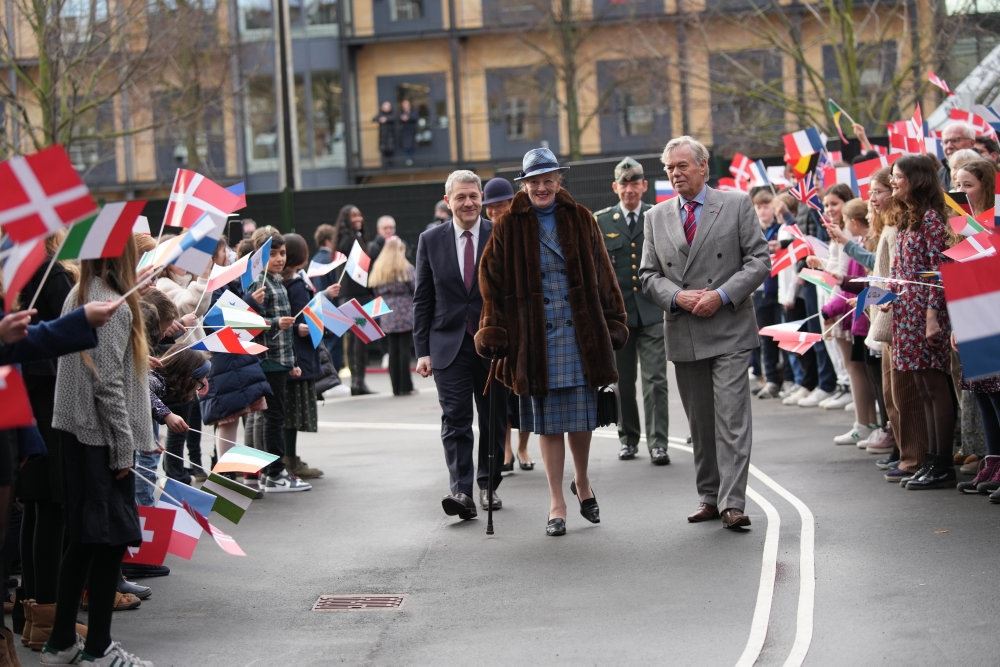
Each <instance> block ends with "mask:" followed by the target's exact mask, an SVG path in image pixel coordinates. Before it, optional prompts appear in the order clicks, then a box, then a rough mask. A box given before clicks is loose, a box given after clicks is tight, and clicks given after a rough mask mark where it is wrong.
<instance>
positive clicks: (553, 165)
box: [514, 147, 569, 181]
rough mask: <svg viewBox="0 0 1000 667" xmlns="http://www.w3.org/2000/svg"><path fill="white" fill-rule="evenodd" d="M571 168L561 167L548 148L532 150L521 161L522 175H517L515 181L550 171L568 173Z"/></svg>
mask: <svg viewBox="0 0 1000 667" xmlns="http://www.w3.org/2000/svg"><path fill="white" fill-rule="evenodd" d="M568 169H569V167H560V166H559V161H558V160H556V156H555V155H554V154H553V153H552V151H550V150H549V149H548V148H545V147H542V148H532V149H531V150H530V151H528V152H527V153H525V154H524V159H523V160H522V161H521V173H519V174H518V175H517V178H515V179H514V180H515V181H520V180H523V179H525V178H531V177H532V176H538V175H539V174H547V173H549V172H550V171H566V170H568Z"/></svg>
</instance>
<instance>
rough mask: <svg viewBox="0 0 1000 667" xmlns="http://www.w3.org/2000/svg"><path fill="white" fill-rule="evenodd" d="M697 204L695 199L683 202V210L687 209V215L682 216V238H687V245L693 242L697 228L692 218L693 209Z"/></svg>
mask: <svg viewBox="0 0 1000 667" xmlns="http://www.w3.org/2000/svg"><path fill="white" fill-rule="evenodd" d="M697 206H698V202H696V201H689V202H688V203H686V204H684V210H685V211H687V217H685V218H684V238H686V239H687V242H688V245H689V246H690V245H691V244H692V243H694V233H695V232H696V231H697V229H698V224H697V221H696V220H695V218H694V209H695V208H697Z"/></svg>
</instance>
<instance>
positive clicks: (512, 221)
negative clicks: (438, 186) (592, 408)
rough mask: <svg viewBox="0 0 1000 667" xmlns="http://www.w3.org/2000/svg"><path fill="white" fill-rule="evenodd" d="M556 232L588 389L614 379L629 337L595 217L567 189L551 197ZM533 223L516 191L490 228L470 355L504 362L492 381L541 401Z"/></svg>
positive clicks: (543, 386)
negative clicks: (617, 357)
mask: <svg viewBox="0 0 1000 667" xmlns="http://www.w3.org/2000/svg"><path fill="white" fill-rule="evenodd" d="M556 230H557V233H558V235H559V243H560V245H561V246H562V250H563V255H564V256H565V259H566V273H567V278H568V279H569V285H570V288H569V302H570V308H571V310H572V312H573V326H574V328H575V329H576V339H577V342H578V344H579V346H580V352H581V357H582V359H581V361H582V364H583V373H584V375H585V376H586V378H587V382H588V384H589V385H590V386H591V387H595V388H596V387H600V386H603V385H606V384H609V383H612V382H617V380H618V371H617V369H616V368H615V358H614V352H613V350H617V349H620V348H621V347H622V346H623V345H625V342H626V341H627V340H628V326H627V325H626V315H625V304H624V302H623V301H622V295H621V291H620V290H619V288H618V280H617V279H616V278H615V272H614V269H613V268H612V266H611V260H610V259H609V258H608V252H607V250H606V249H605V247H604V240H603V239H602V238H601V231H600V229H599V228H598V226H597V222H596V221H595V220H594V216H593V215H592V214H591V213H590V211H589V210H587V208H586V207H585V206H582V205H580V204H577V203H576V202H575V201H573V198H572V197H571V196H570V195H569V193H568V192H566V191H565V190H560V191H559V192H558V193H557V194H556ZM540 264H541V253H540V249H539V236H538V219H537V217H536V216H535V213H534V211H533V210H532V208H531V202H530V201H529V200H528V196H527V194H525V193H524V192H519V193H518V194H517V195H516V196H515V197H514V201H513V204H512V206H511V209H510V212H509V213H507V214H506V215H504V216H501V217H500V219H499V220H498V221H497V222H496V223H495V224H494V225H493V233H492V235H491V236H490V240H489V242H488V243H487V244H486V249H485V250H484V251H483V256H482V258H481V260H480V263H479V287H480V290H481V291H482V294H483V314H482V318H481V319H480V321H479V327H480V328H479V332H478V333H477V334H476V350H477V351H478V352H479V354H481V355H482V356H484V357H489V356H492V354H493V353H494V352H496V353H498V354H499V356H501V357H504V363H503V364H502V365H501V367H500V368H499V369H498V372H497V377H498V379H499V380H500V381H501V382H503V383H504V385H506V386H507V387H510V388H511V389H512V390H513V392H514V393H515V394H517V395H519V396H524V395H531V396H543V395H545V394H546V393H547V391H548V389H547V387H548V377H547V371H546V368H547V366H546V358H545V354H546V352H545V307H544V304H543V302H542V299H543V298H544V295H543V294H542V289H541V269H540Z"/></svg>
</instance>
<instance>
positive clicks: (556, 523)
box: [545, 517, 566, 537]
mask: <svg viewBox="0 0 1000 667" xmlns="http://www.w3.org/2000/svg"><path fill="white" fill-rule="evenodd" d="M545 534H546V535H548V536H549V537H559V536H560V535H565V534H566V519H563V518H561V517H553V518H551V519H549V522H548V524H547V525H546V526H545Z"/></svg>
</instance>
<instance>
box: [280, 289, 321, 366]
mask: <svg viewBox="0 0 1000 667" xmlns="http://www.w3.org/2000/svg"><path fill="white" fill-rule="evenodd" d="M303 275H304V274H303V273H302V272H299V273H298V274H297V275H296V276H295V277H294V278H291V279H290V280H286V281H285V291H286V292H288V304H289V305H290V306H291V307H292V314H293V315H294V314H295V313H298V312H299V311H300V310H302V309H303V308H304V307H305V306H306V304H307V303H309V300H310V299H312V298H313V295H314V294H315V293H314V292H313V291H312V290H310V289H309V286H308V285H307V284H306V281H305V279H304V278H303ZM300 324H305V317H303V316H302V315H299V316H298V317H296V318H295V326H294V327H292V349H293V350H294V352H295V365H296V366H298V367H299V369H300V370H301V371H302V375H301V376H299V377H297V378H292V379H294V380H315V379H316V378H318V377H319V355H318V354H317V353H316V348H314V347H313V344H312V338H311V337H310V336H304V337H303V336H300V335H299V325H300Z"/></svg>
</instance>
